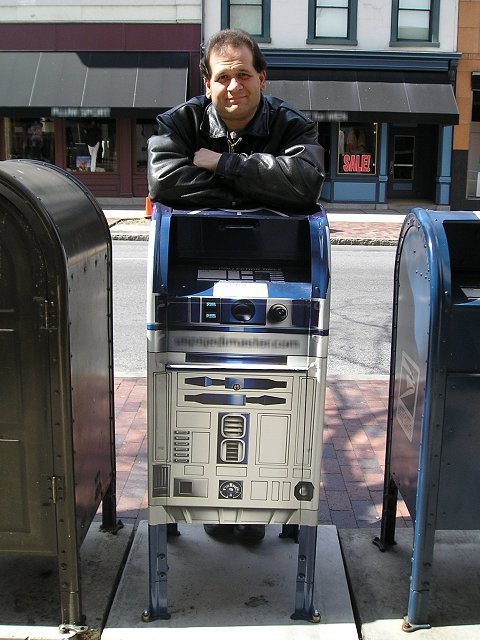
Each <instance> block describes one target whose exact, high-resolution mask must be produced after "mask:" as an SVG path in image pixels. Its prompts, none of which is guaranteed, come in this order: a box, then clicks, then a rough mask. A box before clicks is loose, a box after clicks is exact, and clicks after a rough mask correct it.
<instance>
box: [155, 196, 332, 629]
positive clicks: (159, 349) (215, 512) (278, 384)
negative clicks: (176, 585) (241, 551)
mask: <svg viewBox="0 0 480 640" xmlns="http://www.w3.org/2000/svg"><path fill="white" fill-rule="evenodd" d="M329 257H330V245H329V236H328V225H327V220H326V216H325V213H324V212H323V211H319V212H316V213H315V214H313V215H305V216H295V217H288V216H282V215H281V214H278V213H274V212H269V211H264V210H259V211H242V212H236V211H235V212H232V211H208V212H205V211H202V212H185V211H176V210H175V211H172V210H171V209H167V208H165V207H163V206H161V205H155V207H154V212H153V216H152V228H151V233H150V246H149V261H148V284H147V286H148V296H149V301H148V326H147V328H148V398H149V400H148V438H149V525H150V540H151V547H150V557H151V561H152V553H153V554H154V555H155V562H156V563H157V556H158V553H157V552H158V540H157V543H156V542H155V540H156V539H157V537H158V536H156V535H152V527H157V526H164V525H167V524H170V523H182V522H185V523H212V524H240V523H249V524H252V523H255V524H272V523H276V524H282V525H300V530H301V529H302V525H306V526H307V528H312V527H316V524H317V518H318V514H317V511H318V501H319V485H320V464H321V453H322V433H323V408H324V397H325V380H326V362H327V342H328V332H329V298H330V295H329V294H330V259H329ZM165 529H166V526H165ZM157 533H158V532H157ZM315 536H316V529H315ZM152 539H153V544H154V547H155V548H152ZM163 555H164V554H160V556H162V557H163ZM164 574H165V575H164ZM156 575H157V579H154V580H153V582H158V580H160V581H161V580H162V578H158V575H164V578H165V580H166V560H165V571H164V572H162V571H161V569H160V570H159V569H158V564H157V565H156ZM151 587H152V577H151ZM157 587H158V584H157V585H156V587H155V588H157ZM151 596H152V594H151ZM152 601H153V602H152ZM162 611H163V613H165V612H166V603H165V602H164V603H163V604H162V603H160V604H159V603H158V592H156V594H155V595H154V596H153V597H151V613H152V614H153V615H155V617H164V616H162V615H161V614H162ZM158 614H160V615H158Z"/></svg>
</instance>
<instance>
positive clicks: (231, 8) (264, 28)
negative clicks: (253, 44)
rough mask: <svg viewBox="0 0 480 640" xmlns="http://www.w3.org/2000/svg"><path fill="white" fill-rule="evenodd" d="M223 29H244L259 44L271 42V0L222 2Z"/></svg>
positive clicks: (231, 0)
mask: <svg viewBox="0 0 480 640" xmlns="http://www.w3.org/2000/svg"><path fill="white" fill-rule="evenodd" d="M221 23H222V29H225V28H227V27H229V28H231V29H243V30H244V31H247V32H248V33H249V34H250V35H251V36H253V37H254V38H255V40H257V41H258V42H270V0H222V17H221Z"/></svg>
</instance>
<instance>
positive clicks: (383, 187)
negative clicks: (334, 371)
mask: <svg viewBox="0 0 480 640" xmlns="http://www.w3.org/2000/svg"><path fill="white" fill-rule="evenodd" d="M461 4H463V5H473V6H475V5H478V4H479V3H477V2H468V1H467V0H462V3H461ZM464 20H466V21H468V17H467V18H464ZM466 24H467V23H466ZM226 26H233V27H241V28H244V29H245V30H247V31H249V32H250V33H252V35H254V36H255V37H256V38H257V39H258V41H259V43H260V46H261V47H262V49H263V51H264V54H265V57H266V58H267V62H268V74H267V80H268V88H267V90H268V92H269V93H272V94H274V95H278V96H279V97H282V98H284V99H286V100H288V101H289V102H291V103H292V104H293V105H295V106H297V107H298V108H299V109H301V110H303V111H305V112H306V113H308V115H310V116H311V117H312V118H313V119H314V120H315V121H316V122H317V126H318V132H319V140H320V142H321V143H322V144H323V146H324V147H325V150H326V169H327V179H326V181H325V186H324V190H323V198H324V199H325V200H326V201H329V202H341V203H369V204H372V205H375V206H376V207H378V208H382V207H386V206H387V204H388V203H389V202H391V201H393V200H410V201H415V200H416V201H421V200H426V201H428V202H430V203H433V204H435V205H438V206H441V207H447V206H448V205H449V203H450V199H451V192H452V141H453V137H454V125H456V124H457V123H458V109H457V104H456V101H455V95H454V88H455V81H456V72H457V65H458V61H459V58H460V54H459V53H457V27H458V0H368V1H367V0H301V1H300V2H295V3H294V2H291V0H182V1H180V0H156V1H155V0H140V2H139V3H132V2H131V0H114V1H113V2H112V3H108V4H107V3H105V2H103V3H101V2H99V0H84V1H83V2H82V3H79V2H78V0H29V2H28V3H26V2H24V0H0V43H1V44H0V47H1V50H0V159H6V158H19V157H30V158H36V159H40V160H44V161H47V162H52V163H54V164H56V165H58V166H60V167H62V168H64V169H66V170H67V171H70V172H72V173H74V174H75V175H76V176H77V177H78V178H79V179H80V180H81V181H83V182H84V183H85V184H86V185H87V186H88V187H89V188H90V189H91V190H92V192H93V193H94V195H95V196H97V197H100V198H104V199H105V198H118V197H121V198H124V199H129V198H142V197H144V196H145V193H146V141H147V139H148V137H149V136H150V135H151V134H152V133H153V132H154V130H155V116H156V115H157V114H158V113H159V112H161V111H164V110H166V109H168V108H170V107H172V106H174V105H175V104H177V103H179V102H181V101H183V100H184V99H185V98H189V97H191V96H192V95H196V94H198V93H200V92H201V90H202V87H201V81H200V76H199V72H198V62H199V55H200V48H201V45H202V44H203V43H204V42H205V40H206V39H207V38H208V37H209V36H210V35H211V34H212V33H214V32H215V31H217V30H218V29H220V28H222V27H226ZM465 33H466V32H465ZM465 37H466V38H468V34H467V33H466V36H465ZM473 77H476V76H472V78H473ZM472 82H473V80H472ZM459 89H461V90H464V79H462V85H461V87H459ZM469 90H470V89H469ZM470 91H471V90H470ZM472 95H474V94H471V95H470V100H471V99H472ZM459 100H460V101H461V102H460V103H461V106H462V111H461V118H462V119H461V124H460V127H458V128H457V130H456V131H455V152H454V164H455V169H456V172H457V173H459V172H461V171H462V170H463V169H465V170H466V167H467V164H468V167H469V169H468V172H469V176H470V178H469V183H468V184H469V187H468V188H470V190H471V189H473V187H472V184H473V182H475V181H476V175H477V173H478V172H477V171H476V168H477V167H476V166H475V167H474V165H475V162H478V159H477V161H475V160H474V158H473V156H474V151H472V153H471V154H469V151H468V149H469V144H470V142H468V143H466V138H465V127H464V124H465V118H466V117H467V116H466V115H464V98H463V95H462V96H460V98H459ZM465 109H466V111H465V113H467V112H468V108H467V107H465ZM470 110H472V108H471V107H470ZM470 115H471V114H470ZM462 127H463V128H462ZM472 135H474V132H473V133H472ZM471 167H474V169H475V170H474V169H472V168H471ZM472 172H473V173H472ZM472 181H473V182H472ZM475 189H476V184H475Z"/></svg>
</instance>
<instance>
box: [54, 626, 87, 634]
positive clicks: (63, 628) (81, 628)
mask: <svg viewBox="0 0 480 640" xmlns="http://www.w3.org/2000/svg"><path fill="white" fill-rule="evenodd" d="M58 630H59V631H60V633H70V631H74V632H75V635H76V636H78V635H79V634H80V633H85V632H86V631H88V626H87V625H86V624H61V625H59V627H58Z"/></svg>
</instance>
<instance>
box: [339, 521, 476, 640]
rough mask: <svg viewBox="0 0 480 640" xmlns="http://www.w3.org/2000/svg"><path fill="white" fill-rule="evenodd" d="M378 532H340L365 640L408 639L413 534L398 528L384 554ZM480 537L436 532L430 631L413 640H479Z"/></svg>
mask: <svg viewBox="0 0 480 640" xmlns="http://www.w3.org/2000/svg"><path fill="white" fill-rule="evenodd" d="M374 535H375V534H374V532H373V531H371V530H366V529H342V530H340V531H339V538H340V543H341V547H342V551H343V556H344V561H345V568H346V571H347V575H348V577H349V580H350V585H351V592H352V598H353V605H354V608H355V610H356V615H357V617H358V622H359V623H360V625H361V631H362V638H363V639H364V640H397V639H398V640H405V637H406V634H405V632H404V631H402V630H401V625H402V621H403V617H404V616H405V615H406V613H407V608H408V596H409V578H410V568H411V562H410V560H411V556H412V543H413V531H412V529H397V531H396V535H395V538H396V542H397V544H396V545H395V546H394V547H392V548H391V549H389V550H388V551H386V552H384V553H382V552H381V551H380V550H379V549H378V548H377V547H376V546H375V545H373V544H372V540H373V537H374ZM479 551H480V532H479V531H437V533H436V542H435V551H434V560H433V566H432V572H433V575H432V580H431V585H430V589H431V590H430V599H429V622H430V624H431V625H432V628H431V629H419V630H417V631H415V632H414V636H413V637H414V639H415V640H422V639H424V640H460V639H461V640H470V639H471V640H478V639H479V638H480V553H479Z"/></svg>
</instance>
